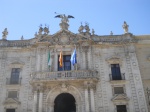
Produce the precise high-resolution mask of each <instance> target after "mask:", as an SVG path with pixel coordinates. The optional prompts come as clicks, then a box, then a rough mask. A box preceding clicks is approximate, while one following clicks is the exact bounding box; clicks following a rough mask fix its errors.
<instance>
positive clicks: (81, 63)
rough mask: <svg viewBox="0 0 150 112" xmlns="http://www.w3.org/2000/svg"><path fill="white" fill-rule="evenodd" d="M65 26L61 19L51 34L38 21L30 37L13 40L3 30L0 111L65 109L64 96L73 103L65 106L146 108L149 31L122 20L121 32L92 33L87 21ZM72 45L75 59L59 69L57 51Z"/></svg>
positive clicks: (67, 52)
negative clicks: (137, 31)
mask: <svg viewBox="0 0 150 112" xmlns="http://www.w3.org/2000/svg"><path fill="white" fill-rule="evenodd" d="M57 17H59V15H58V16H57ZM63 17H66V19H69V18H67V16H65V15H64V16H61V18H62V19H65V18H63ZM68 17H69V16H68ZM68 27H69V24H68V20H67V21H65V20H63V21H61V23H60V28H61V29H60V30H59V31H58V32H56V33H55V34H53V35H51V34H49V28H47V27H45V28H42V27H40V28H39V31H38V33H36V34H35V37H34V38H31V39H28V40H24V39H23V37H22V38H21V40H16V41H11V40H7V35H8V31H7V28H6V29H5V30H4V31H3V35H2V39H1V40H0V111H1V112H64V111H63V110H62V111H59V109H63V107H64V108H69V107H67V106H65V104H64V103H65V102H63V100H61V98H62V97H63V98H66V99H68V100H69V98H71V99H74V107H75V108H74V107H73V106H72V108H74V109H73V110H71V109H70V110H69V109H68V110H67V111H66V112H150V108H149V106H150V99H149V97H150V90H149V89H150V75H149V72H150V69H149V66H150V36H135V35H133V34H131V33H129V32H128V25H127V23H126V22H124V25H123V26H122V27H123V29H124V32H125V33H124V34H121V35H113V33H112V32H111V34H110V35H106V36H100V35H96V34H95V31H94V30H93V29H92V33H90V28H89V26H88V24H86V25H85V26H83V25H82V24H81V26H80V27H79V30H78V31H79V33H77V34H75V33H73V32H71V31H69V30H68ZM75 48H76V52H77V64H75V66H73V65H70V64H69V65H67V64H66V67H68V66H69V67H70V68H69V69H64V70H62V71H60V70H59V65H58V64H59V62H58V60H59V53H60V51H62V52H63V56H71V54H72V52H73V50H74V49H75ZM49 53H50V61H51V66H48V55H49ZM64 61H65V60H64ZM67 63H70V62H67ZM64 65H65V63H64ZM59 96H60V97H59ZM67 97H69V98H67ZM57 100H58V102H57ZM60 102H62V103H61V104H58V103H60ZM69 102H70V103H71V104H72V102H73V101H71V100H69ZM62 105H63V107H60V106H62ZM66 105H68V104H66Z"/></svg>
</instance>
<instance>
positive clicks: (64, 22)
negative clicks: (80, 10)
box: [55, 14, 74, 30]
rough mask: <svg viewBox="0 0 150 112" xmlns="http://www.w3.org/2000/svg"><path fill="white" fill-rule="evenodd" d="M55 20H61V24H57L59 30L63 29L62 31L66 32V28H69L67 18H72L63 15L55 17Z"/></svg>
mask: <svg viewBox="0 0 150 112" xmlns="http://www.w3.org/2000/svg"><path fill="white" fill-rule="evenodd" d="M55 18H61V23H60V24H59V25H60V28H61V29H64V30H68V27H69V24H68V22H69V18H74V17H73V16H71V15H68V16H66V15H65V14H61V15H57V16H55Z"/></svg>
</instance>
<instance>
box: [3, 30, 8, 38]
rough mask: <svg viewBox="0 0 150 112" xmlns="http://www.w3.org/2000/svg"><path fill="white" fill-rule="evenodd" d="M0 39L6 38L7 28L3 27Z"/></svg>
mask: <svg viewBox="0 0 150 112" xmlns="http://www.w3.org/2000/svg"><path fill="white" fill-rule="evenodd" d="M2 34H3V35H2V39H6V38H7V35H8V31H7V28H5V29H4V31H3V32H2Z"/></svg>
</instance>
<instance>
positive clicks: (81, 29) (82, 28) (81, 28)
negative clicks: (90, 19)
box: [78, 24, 84, 33]
mask: <svg viewBox="0 0 150 112" xmlns="http://www.w3.org/2000/svg"><path fill="white" fill-rule="evenodd" d="M83 30H84V26H83V25H82V24H81V26H80V27H79V29H78V31H79V33H82V32H83Z"/></svg>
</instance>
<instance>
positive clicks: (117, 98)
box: [111, 94, 129, 102]
mask: <svg viewBox="0 0 150 112" xmlns="http://www.w3.org/2000/svg"><path fill="white" fill-rule="evenodd" d="M111 100H112V101H113V102H118V101H119V102H120V101H122V102H123V101H128V100H129V98H128V97H127V96H126V95H125V94H116V95H114V97H113V98H112V99H111Z"/></svg>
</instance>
